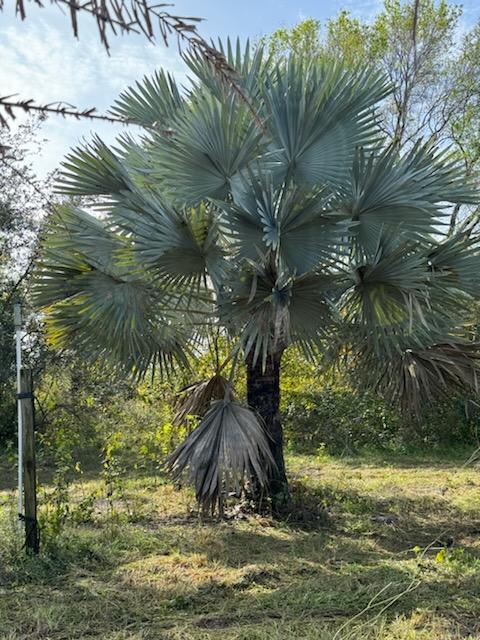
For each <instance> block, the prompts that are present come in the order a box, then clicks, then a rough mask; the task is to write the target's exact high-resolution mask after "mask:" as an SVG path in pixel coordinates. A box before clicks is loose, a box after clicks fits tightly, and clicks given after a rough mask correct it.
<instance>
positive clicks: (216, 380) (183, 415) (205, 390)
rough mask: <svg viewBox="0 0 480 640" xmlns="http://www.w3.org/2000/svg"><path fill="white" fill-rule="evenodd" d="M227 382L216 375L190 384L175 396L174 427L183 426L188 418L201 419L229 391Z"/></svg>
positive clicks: (219, 375)
mask: <svg viewBox="0 0 480 640" xmlns="http://www.w3.org/2000/svg"><path fill="white" fill-rule="evenodd" d="M229 385H230V383H229V381H228V380H227V379H226V378H224V377H223V376H222V375H221V374H219V373H216V374H215V375H214V376H212V377H211V378H209V379H207V380H200V381H199V382H192V383H191V384H189V385H187V386H186V387H184V388H183V389H180V391H179V392H178V394H177V400H176V402H175V416H174V418H173V423H174V424H175V425H182V424H185V422H186V420H187V417H188V416H194V417H196V418H201V417H203V416H204V415H205V413H206V412H207V411H208V409H209V408H210V405H211V404H212V402H213V401H215V400H223V398H224V397H225V394H226V393H227V390H228V389H229Z"/></svg>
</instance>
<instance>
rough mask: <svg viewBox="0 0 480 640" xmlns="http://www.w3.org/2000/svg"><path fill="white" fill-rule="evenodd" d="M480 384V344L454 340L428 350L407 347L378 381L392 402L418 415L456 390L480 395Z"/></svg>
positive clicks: (435, 345) (407, 411)
mask: <svg viewBox="0 0 480 640" xmlns="http://www.w3.org/2000/svg"><path fill="white" fill-rule="evenodd" d="M479 385H480V344H478V343H465V342H458V341H453V340H452V341H451V342H445V343H443V344H434V345H432V346H431V347H429V348H428V349H422V350H410V349H408V350H406V351H405V352H404V353H403V354H401V355H400V354H399V355H398V357H396V358H395V359H393V360H392V361H390V362H389V363H388V366H386V367H385V369H384V372H383V375H382V376H381V377H380V380H379V382H378V386H379V388H380V389H382V391H383V393H384V394H386V396H387V397H388V398H390V399H391V400H392V402H396V403H399V404H400V405H401V407H402V409H403V410H404V412H405V413H412V414H415V415H416V416H420V414H421V410H422V407H423V406H424V405H425V404H433V403H435V402H438V401H439V400H442V399H445V398H449V397H451V396H452V394H454V393H456V392H461V393H467V394H474V395H477V394H478V392H479V390H480V387H479Z"/></svg>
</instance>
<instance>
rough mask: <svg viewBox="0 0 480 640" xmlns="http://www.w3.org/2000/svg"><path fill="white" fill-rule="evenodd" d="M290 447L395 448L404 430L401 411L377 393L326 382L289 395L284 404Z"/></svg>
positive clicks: (346, 450)
mask: <svg viewBox="0 0 480 640" xmlns="http://www.w3.org/2000/svg"><path fill="white" fill-rule="evenodd" d="M283 418H284V425H285V436H286V440H287V443H288V446H289V447H290V448H291V449H293V450H295V451H297V452H302V453H313V452H316V451H317V450H318V449H319V448H321V447H324V448H326V450H327V452H328V453H330V454H344V455H348V454H352V453H355V452H356V451H358V450H359V449H362V448H365V447H368V448H373V449H381V448H390V447H394V446H395V444H396V442H397V440H398V438H399V434H400V431H401V423H400V418H399V416H398V414H397V413H396V412H395V411H393V410H390V409H389V408H388V407H387V406H386V404H385V403H384V402H383V401H382V400H381V399H380V398H378V397H376V396H375V395H374V394H365V395H358V394H356V393H355V391H353V390H351V389H348V388H347V387H334V386H331V385H326V386H325V387H323V388H322V389H319V390H312V391H310V392H305V393H303V394H299V395H297V396H296V397H289V398H288V399H287V401H286V402H284V404H283Z"/></svg>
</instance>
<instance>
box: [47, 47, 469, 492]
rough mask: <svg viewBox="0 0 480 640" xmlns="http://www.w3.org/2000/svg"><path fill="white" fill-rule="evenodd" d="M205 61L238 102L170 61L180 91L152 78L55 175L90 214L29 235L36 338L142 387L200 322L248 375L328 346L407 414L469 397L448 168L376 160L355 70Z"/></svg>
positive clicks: (458, 196) (425, 160) (207, 75)
mask: <svg viewBox="0 0 480 640" xmlns="http://www.w3.org/2000/svg"><path fill="white" fill-rule="evenodd" d="M225 56H226V58H227V60H228V62H229V64H230V65H231V66H232V67H233V68H234V69H235V71H236V73H237V77H238V80H237V82H238V85H239V86H240V88H241V89H240V90H239V89H238V87H237V88H236V89H234V88H232V87H231V86H227V85H225V83H224V82H222V80H221V79H219V78H218V76H217V74H216V73H215V69H214V68H213V67H211V66H210V65H209V64H208V63H207V62H205V61H204V60H201V59H199V58H196V57H194V56H190V57H188V56H186V60H187V63H188V65H189V68H190V70H191V72H192V74H193V75H194V77H195V80H194V81H193V82H192V86H191V88H190V89H189V90H185V91H184V92H183V93H182V92H181V91H180V90H179V88H178V87H177V85H176V83H175V80H174V79H173V78H172V77H171V76H170V75H167V74H166V73H164V72H163V71H161V72H159V73H156V74H155V76H154V77H153V78H151V79H144V80H143V81H142V82H141V83H138V84H137V85H136V86H135V87H133V88H131V89H129V90H127V91H126V92H124V93H123V94H122V95H121V96H120V98H119V99H118V101H117V102H116V104H115V106H114V107H113V112H114V113H115V114H116V115H119V116H122V117H125V118H126V119H128V120H129V121H133V122H135V123H138V124H140V125H142V126H143V127H144V135H143V137H142V138H141V139H140V140H138V139H137V140H134V139H133V138H130V137H127V136H123V137H121V138H120V139H119V141H118V145H117V147H116V148H115V149H110V148H108V147H107V146H106V145H105V144H104V143H103V142H101V140H100V139H97V138H96V139H94V140H93V141H92V143H91V144H90V145H89V146H88V147H85V148H81V149H76V150H75V151H74V152H73V153H72V154H71V155H70V156H68V158H67V159H66V161H65V162H64V168H63V172H62V174H61V180H60V185H59V187H60V189H61V191H62V192H63V193H64V194H67V195H70V196H96V197H97V198H96V205H95V206H96V207H97V208H98V209H99V211H100V214H95V213H87V212H86V211H82V210H80V209H78V208H76V207H74V206H72V205H69V204H67V205H64V206H61V207H59V208H58V210H57V211H56V213H55V215H53V216H52V217H51V219H50V221H49V224H48V227H47V229H46V233H45V238H44V244H43V253H42V258H41V261H40V263H39V265H38V271H37V280H36V295H37V301H38V304H39V306H40V307H41V308H43V309H44V310H46V312H47V318H46V322H47V327H48V331H49V333H50V336H51V338H52V339H53V341H54V342H56V343H57V344H59V345H64V346H69V347H73V348H76V349H79V350H81V352H82V353H83V354H85V356H89V357H94V358H98V357H102V358H105V359H107V360H109V361H110V362H112V363H113V364H115V365H116V366H123V367H126V368H127V369H129V370H132V371H135V372H137V373H138V374H142V373H144V372H145V371H146V370H147V369H149V368H151V367H153V366H159V367H161V368H162V369H164V370H167V371H168V369H169V368H170V367H171V366H173V365H174V364H175V363H180V364H186V363H187V360H188V358H189V356H190V354H191V351H192V349H193V348H194V347H195V344H196V343H198V342H199V343H200V344H201V342H202V336H204V334H205V331H206V330H208V327H209V326H220V327H222V328H223V330H224V331H225V332H226V333H227V334H228V335H229V336H231V337H232V338H233V339H234V340H235V341H236V345H237V346H236V349H237V350H238V351H239V352H241V353H243V355H244V356H245V358H246V359H247V362H248V363H249V366H250V367H251V368H254V367H257V368H258V366H257V365H258V363H260V364H261V367H262V368H263V370H265V368H266V367H267V366H268V362H269V360H270V359H271V358H272V357H274V356H275V357H276V355H278V354H281V352H282V351H283V350H284V349H285V348H287V347H288V346H289V345H297V346H299V347H301V348H302V349H303V350H304V352H305V353H306V354H307V355H309V356H312V357H315V356H316V355H317V354H318V353H321V352H324V351H325V347H326V346H328V347H332V345H339V349H338V350H339V351H341V352H342V353H348V354H351V355H352V356H354V357H355V358H357V360H358V359H362V361H363V362H366V363H368V371H369V373H370V374H371V377H372V381H373V380H375V381H376V382H379V381H380V383H381V384H382V385H383V386H384V388H385V389H386V390H388V391H389V392H390V393H391V394H392V395H393V396H395V397H396V398H399V399H403V400H405V399H406V400H407V402H415V401H416V399H418V398H421V397H422V396H425V394H427V395H428V394H430V395H431V396H432V397H433V395H434V394H435V393H436V392H438V391H441V390H442V389H444V388H446V386H448V384H455V385H471V386H475V384H476V378H475V374H476V368H475V361H476V360H475V358H476V353H477V352H476V349H475V347H474V346H473V345H471V344H469V343H467V342H464V341H462V340H463V336H462V333H461V331H460V327H461V326H463V323H464V320H465V317H466V313H467V312H468V309H469V305H471V301H472V300H473V299H474V298H475V297H476V296H477V294H478V292H479V287H480V284H479V279H478V276H477V268H478V265H479V254H478V245H477V243H476V240H475V239H474V238H471V237H470V236H469V235H468V234H466V233H458V234H456V235H453V236H447V234H446V232H445V231H444V217H445V216H446V215H448V207H449V206H451V205H458V204H463V203H465V204H468V203H474V202H476V201H477V195H476V193H475V192H474V190H473V189H472V187H471V185H469V184H467V183H466V181H465V178H464V175H463V173H462V170H461V168H460V167H459V166H458V165H457V163H456V161H455V159H454V158H453V157H452V156H451V155H450V154H449V153H448V151H444V150H443V151H442V150H438V149H435V148H433V147H431V146H423V145H422V144H421V143H418V144H416V145H415V146H413V147H412V148H410V149H409V150H407V151H406V152H404V153H400V152H399V151H398V150H396V149H393V148H389V147H387V146H385V145H384V143H383V140H382V135H381V129H380V127H379V123H378V120H377V116H376V113H375V105H376V104H377V103H378V102H379V101H381V100H382V99H383V98H384V97H385V96H386V95H387V94H388V92H389V87H388V86H387V84H386V82H385V80H384V78H383V77H382V76H381V75H379V74H378V73H377V72H376V71H374V70H371V69H363V68H362V69H360V68H354V69H351V68H346V67H344V66H342V65H341V64H334V63H331V62H328V63H327V62H325V63H322V62H321V61H310V62H309V61H305V60H302V59H299V58H297V57H295V56H291V57H290V59H289V60H288V61H287V62H285V61H283V62H281V63H278V62H274V61H272V60H270V59H268V58H267V57H265V56H264V55H263V52H262V50H261V49H257V50H255V51H254V52H253V53H252V52H251V51H250V49H249V47H248V46H247V47H246V48H245V50H242V49H241V47H240V45H239V44H238V43H237V46H236V48H235V49H234V48H233V47H232V46H231V44H230V43H228V45H227V47H226V50H225ZM252 370H253V369H252ZM217 386H218V385H217ZM220 386H221V385H220ZM223 391H224V390H223ZM222 406H223V407H225V404H224V405H222ZM214 409H215V407H213V409H211V411H213V410H214ZM217 410H218V411H220V409H217ZM260 414H262V411H261V410H260ZM214 417H215V416H214ZM264 417H265V416H264ZM209 419H211V416H210V417H209ZM210 422H211V420H210ZM220 422H221V421H220ZM219 424H220V423H219ZM237 424H238V421H237ZM247 440H248V435H247V436H246V441H247ZM217 445H218V442H217ZM236 445H237V446H239V445H238V442H237V443H236ZM218 446H220V445H218ZM222 446H223V445H222ZM243 446H247V445H245V443H244V445H243ZM258 447H259V449H258V451H260V453H259V455H264V456H267V457H268V452H267V453H266V450H267V449H268V446H265V442H263V443H260V444H259V445H258ZM262 447H263V449H262ZM258 451H257V453H258ZM262 451H263V453H262ZM184 453H185V449H184V450H183V454H184ZM228 457H229V456H228V455H227V456H226V458H228ZM230 457H231V456H230ZM254 459H255V452H251V457H250V458H248V455H247V457H246V458H245V460H246V462H245V460H244V461H243V462H241V463H239V465H240V467H241V468H242V469H243V470H245V469H247V468H248V464H249V462H251V461H252V460H254ZM230 461H231V460H230ZM191 462H192V461H191V459H190V463H191ZM186 464H187V462H185V465H186ZM225 464H226V465H227V466H228V461H227V462H225ZM243 464H245V468H244V467H242V465H243ZM237 466H238V465H237ZM257 471H258V470H257ZM258 473H259V472H258ZM203 480H205V478H203ZM210 480H211V478H210ZM197 489H198V486H197ZM209 490H210V489H209ZM216 490H217V491H219V489H218V486H217V488H216ZM212 491H213V490H212Z"/></svg>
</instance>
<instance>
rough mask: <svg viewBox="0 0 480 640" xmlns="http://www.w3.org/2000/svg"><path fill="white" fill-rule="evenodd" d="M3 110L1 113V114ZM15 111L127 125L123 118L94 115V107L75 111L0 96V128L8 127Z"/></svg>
mask: <svg viewBox="0 0 480 640" xmlns="http://www.w3.org/2000/svg"><path fill="white" fill-rule="evenodd" d="M2 110H3V113H2ZM15 111H24V112H25V113H30V112H37V113H41V114H43V115H48V114H52V113H53V114H56V115H60V116H63V117H64V118H65V117H71V118H75V119H76V120H80V119H85V118H86V119H88V120H102V121H104V122H121V123H123V124H126V123H128V121H127V120H125V119H123V118H117V117H115V116H109V115H102V114H98V113H96V109H95V107H92V108H90V109H77V108H76V107H74V106H73V105H70V104H66V103H64V102H51V103H49V104H43V105H41V104H36V103H35V101H34V100H33V99H29V100H21V99H17V98H16V96H15V95H10V96H0V127H8V120H9V119H12V120H13V119H15Z"/></svg>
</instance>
